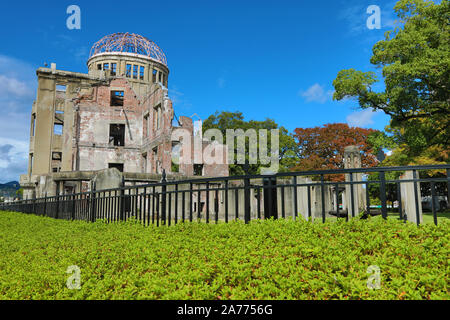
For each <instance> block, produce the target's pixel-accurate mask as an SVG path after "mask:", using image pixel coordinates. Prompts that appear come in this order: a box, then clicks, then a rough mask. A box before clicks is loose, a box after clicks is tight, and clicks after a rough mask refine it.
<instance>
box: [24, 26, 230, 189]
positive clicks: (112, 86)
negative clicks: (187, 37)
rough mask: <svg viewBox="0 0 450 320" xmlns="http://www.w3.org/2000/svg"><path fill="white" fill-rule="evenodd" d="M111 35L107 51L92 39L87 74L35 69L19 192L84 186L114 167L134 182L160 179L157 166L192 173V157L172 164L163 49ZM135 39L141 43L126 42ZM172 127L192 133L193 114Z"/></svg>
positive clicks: (215, 170) (223, 169)
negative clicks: (26, 159)
mask: <svg viewBox="0 0 450 320" xmlns="http://www.w3.org/2000/svg"><path fill="white" fill-rule="evenodd" d="M116 35H117V34H116ZM116 35H111V36H114V37H116V39H119V40H114V41H115V42H114V41H113V40H110V38H108V39H107V41H109V42H108V46H107V50H106V49H104V48H105V47H104V43H105V42H104V40H103V39H102V40H101V41H103V42H102V46H103V47H100V46H99V44H98V43H96V44H95V45H94V47H93V50H91V56H90V58H89V60H88V62H87V65H88V70H89V71H88V73H87V74H85V73H77V72H70V71H63V70H57V69H56V65H55V64H52V66H51V68H39V69H38V70H37V72H36V74H37V80H38V89H37V95H36V100H35V102H34V103H33V107H32V111H31V125H30V151H29V165H28V173H27V174H25V175H22V176H21V181H20V184H21V186H22V187H23V188H24V198H32V197H35V196H36V197H40V196H43V195H44V193H46V192H47V193H48V194H49V195H51V194H55V193H57V192H80V191H85V190H86V189H87V188H88V187H89V183H88V182H89V181H90V180H91V179H92V178H93V176H94V175H95V172H96V171H98V170H103V169H106V168H112V167H114V168H117V169H118V170H119V171H121V172H123V173H124V178H125V179H126V180H127V181H133V182H136V181H140V182H145V181H155V180H159V179H158V177H159V175H160V174H161V173H162V171H163V170H165V171H166V172H167V173H168V175H169V177H170V175H171V174H173V175H174V176H192V175H194V163H193V162H192V161H191V163H190V164H182V165H179V166H178V168H177V167H176V166H173V165H172V149H173V145H174V143H176V142H174V141H172V139H171V136H172V132H173V130H174V129H176V128H177V126H173V124H172V122H173V120H174V110H173V106H172V101H171V99H170V98H169V97H168V90H167V85H168V75H169V69H168V67H167V64H166V59H165V56H164V54H163V53H162V51H161V50H160V49H159V48H157V46H156V44H154V43H153V42H151V41H150V40H148V39H146V38H143V37H140V36H136V35H129V34H119V36H116ZM111 36H107V37H111ZM105 38H106V37H105ZM136 39H138V40H139V41H141V42H143V44H142V47H138V46H134V47H133V46H132V45H131V44H130V43H132V44H133V43H134V42H133V41H135V40H136ZM101 41H99V42H101ZM111 43H112V44H111ZM117 43H119V44H120V46H119V47H118V45H117ZM113 44H114V45H113ZM146 46H153V47H149V48H150V49H149V48H147V47H146ZM155 46H156V48H157V49H154V48H155ZM99 48H101V50H100V49H99ZM130 48H131V49H130ZM146 48H147V51H145V50H144V49H146ZM94 49H95V50H94ZM155 52H156V53H157V54H154V53H155ZM178 125H179V126H178V127H181V128H184V129H186V130H189V131H190V133H191V136H192V137H193V136H194V134H193V125H192V119H191V118H189V117H179V122H178ZM192 139H193V138H192ZM174 171H178V172H174ZM202 172H203V173H205V172H206V173H207V175H211V176H212V175H214V176H224V175H228V166H223V165H222V166H215V165H207V164H205V165H204V166H203V170H202ZM133 174H138V175H139V177H136V176H135V175H133Z"/></svg>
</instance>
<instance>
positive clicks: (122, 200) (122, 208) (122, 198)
mask: <svg viewBox="0 0 450 320" xmlns="http://www.w3.org/2000/svg"><path fill="white" fill-rule="evenodd" d="M124 180H125V179H124V177H123V176H122V184H121V187H120V195H119V197H120V208H119V209H120V215H119V220H120V221H123V217H124V214H125V190H124V188H125V181H124Z"/></svg>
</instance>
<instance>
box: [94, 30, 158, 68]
mask: <svg viewBox="0 0 450 320" xmlns="http://www.w3.org/2000/svg"><path fill="white" fill-rule="evenodd" d="M114 52H125V53H135V54H140V55H144V56H147V57H149V58H151V59H154V60H156V61H159V62H160V63H162V64H164V65H165V66H167V59H166V55H165V54H164V52H163V51H162V50H161V48H159V47H158V45H157V44H156V43H154V42H153V41H151V40H149V39H147V38H146V37H143V36H141V35H138V34H134V33H128V32H126V33H122V32H119V33H113V34H110V35H107V36H104V37H103V38H102V39H100V40H99V41H97V42H96V43H95V44H94V45H93V46H92V48H91V51H90V54H89V58H91V57H93V56H95V55H98V54H102V53H114Z"/></svg>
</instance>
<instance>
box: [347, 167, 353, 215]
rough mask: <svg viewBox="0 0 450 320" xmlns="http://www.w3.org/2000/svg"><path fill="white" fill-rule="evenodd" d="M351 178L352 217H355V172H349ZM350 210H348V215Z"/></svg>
mask: <svg viewBox="0 0 450 320" xmlns="http://www.w3.org/2000/svg"><path fill="white" fill-rule="evenodd" d="M348 176H349V179H350V201H351V208H352V218H354V217H355V193H354V191H353V173H352V172H350V173H349V175H348ZM348 214H349V212H347V217H348Z"/></svg>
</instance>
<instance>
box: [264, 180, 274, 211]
mask: <svg viewBox="0 0 450 320" xmlns="http://www.w3.org/2000/svg"><path fill="white" fill-rule="evenodd" d="M267 182H268V184H267V187H268V188H267V189H268V193H267V203H268V205H267V207H268V209H269V212H268V213H267V215H266V214H265V216H266V217H273V210H272V209H273V206H272V177H270V178H269V179H268V181H267Z"/></svg>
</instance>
